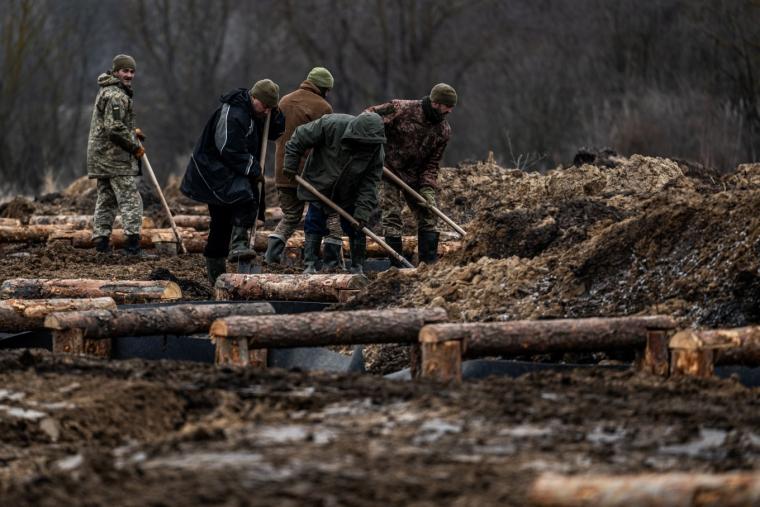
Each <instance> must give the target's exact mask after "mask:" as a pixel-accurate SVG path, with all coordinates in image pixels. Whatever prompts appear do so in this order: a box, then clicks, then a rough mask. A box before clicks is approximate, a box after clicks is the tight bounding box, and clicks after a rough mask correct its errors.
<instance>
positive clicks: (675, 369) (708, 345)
mask: <svg viewBox="0 0 760 507" xmlns="http://www.w3.org/2000/svg"><path fill="white" fill-rule="evenodd" d="M669 347H670V353H671V371H672V373H673V374H676V375H691V376H696V377H711V376H713V374H714V372H715V365H716V364H738V365H747V366H758V365H760V326H749V327H741V328H736V329H712V330H702V331H698V330H693V329H690V330H684V331H680V332H678V333H676V334H675V335H673V337H672V338H671V339H670V343H669Z"/></svg>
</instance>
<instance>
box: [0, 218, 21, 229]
mask: <svg viewBox="0 0 760 507" xmlns="http://www.w3.org/2000/svg"><path fill="white" fill-rule="evenodd" d="M0 226H2V227H21V220H19V219H18V218H3V217H0Z"/></svg>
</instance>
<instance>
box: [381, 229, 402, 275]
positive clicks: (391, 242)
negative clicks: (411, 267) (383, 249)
mask: <svg viewBox="0 0 760 507" xmlns="http://www.w3.org/2000/svg"><path fill="white" fill-rule="evenodd" d="M384 239H385V242H386V243H388V246H389V247H391V248H393V249H394V250H395V251H396V252H398V253H399V254H400V255H403V254H404V252H403V249H404V243H403V242H402V241H401V236H386V237H385V238H384ZM391 266H393V267H396V268H402V267H404V265H403V264H401V263H400V262H399V261H397V260H396V259H395V258H393V257H391Z"/></svg>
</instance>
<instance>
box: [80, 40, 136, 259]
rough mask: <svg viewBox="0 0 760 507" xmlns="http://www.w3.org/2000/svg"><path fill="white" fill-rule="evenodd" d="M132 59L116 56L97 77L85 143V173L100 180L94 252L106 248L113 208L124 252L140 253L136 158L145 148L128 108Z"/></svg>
mask: <svg viewBox="0 0 760 507" xmlns="http://www.w3.org/2000/svg"><path fill="white" fill-rule="evenodd" d="M135 70H136V65H135V60H134V58H132V57H131V56H128V55H117V56H116V57H114V59H113V65H112V67H111V70H110V71H109V72H106V73H103V74H101V75H100V76H98V85H99V86H100V91H99V92H98V95H97V97H96V98H95V107H94V109H93V111H92V120H91V122H90V136H89V139H88V141H87V176H88V177H89V178H95V179H97V180H98V187H97V188H98V199H97V202H96V203H95V217H94V220H93V222H94V226H93V239H94V240H95V248H96V250H97V251H98V252H108V251H109V250H110V247H109V238H110V236H111V229H112V227H113V221H114V219H115V218H116V212H117V210H118V211H120V212H121V221H122V224H123V228H124V234H125V235H126V246H125V251H126V253H127V254H129V255H139V254H140V253H141V252H140V227H141V225H142V213H143V203H142V199H141V198H140V193H139V192H138V191H137V177H138V175H139V174H140V168H139V166H138V163H137V161H138V159H140V157H142V156H143V154H144V153H145V150H144V149H143V147H142V146H141V145H140V142H139V141H138V136H140V137H142V133H141V132H140V131H139V129H137V131H136V130H135V115H134V112H133V110H132V79H133V78H134V76H135Z"/></svg>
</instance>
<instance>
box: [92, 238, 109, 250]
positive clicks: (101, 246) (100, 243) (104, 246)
mask: <svg viewBox="0 0 760 507" xmlns="http://www.w3.org/2000/svg"><path fill="white" fill-rule="evenodd" d="M95 251H96V252H98V253H111V244H110V243H109V237H108V236H98V237H97V238H95Z"/></svg>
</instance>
